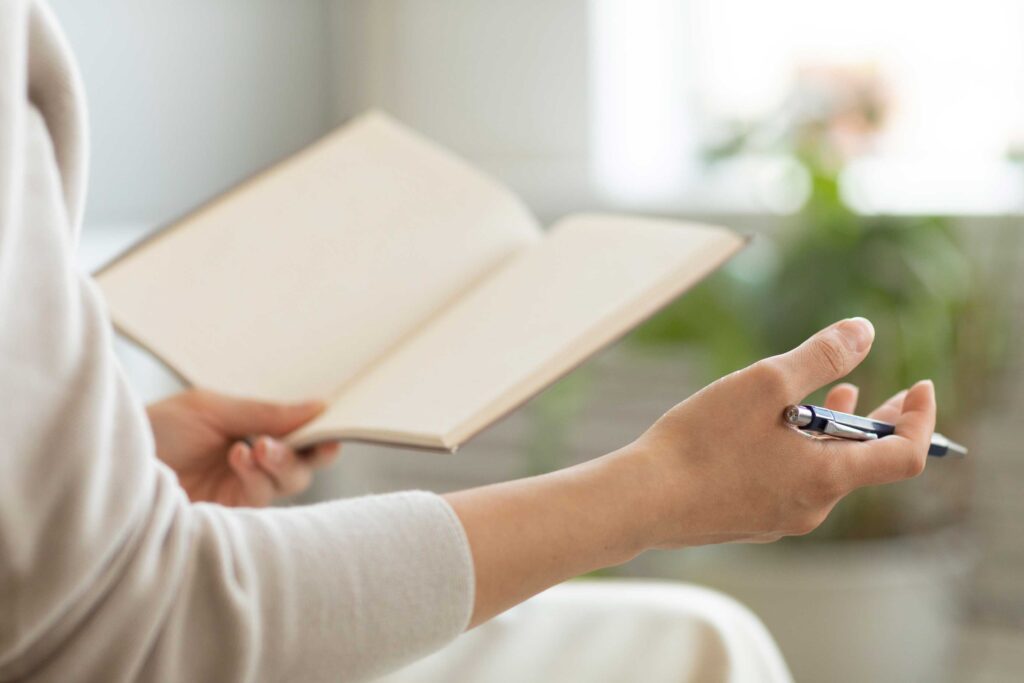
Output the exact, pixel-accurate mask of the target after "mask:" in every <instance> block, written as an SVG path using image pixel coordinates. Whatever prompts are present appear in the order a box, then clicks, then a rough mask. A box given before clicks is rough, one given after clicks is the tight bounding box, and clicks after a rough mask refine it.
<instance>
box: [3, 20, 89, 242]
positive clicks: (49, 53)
mask: <svg viewBox="0 0 1024 683" xmlns="http://www.w3.org/2000/svg"><path fill="white" fill-rule="evenodd" d="M32 109H36V110H38V112H39V114H41V115H42V118H43V120H44V122H45V123H46V130H47V132H48V134H49V136H50V139H51V141H52V143H53V154H54V157H55V160H56V162H57V168H58V170H59V171H60V175H61V186H62V190H63V194H64V202H65V204H66V209H67V213H68V217H69V218H70V223H71V224H72V226H73V227H74V228H75V229H77V226H78V223H79V221H80V218H81V213H82V208H83V205H84V199H85V180H86V179H85V172H86V162H87V156H88V150H87V137H88V136H87V134H86V117H85V106H84V95H83V88H82V85H81V79H80V78H79V75H78V70H77V68H76V66H75V63H74V59H73V58H72V55H71V50H70V48H69V46H68V43H67V40H66V39H65V37H64V34H63V32H62V31H61V30H60V27H59V26H58V24H57V20H56V17H55V16H54V15H53V12H52V11H51V10H50V8H49V7H48V6H47V5H46V4H45V3H43V2H40V1H38V0H0V195H3V194H6V192H7V191H13V190H14V188H15V187H16V185H13V184H12V183H16V179H15V178H14V177H13V173H15V172H16V169H17V168H18V164H17V163H16V156H15V155H17V154H18V150H19V147H20V145H19V140H21V139H23V137H24V135H25V131H26V126H28V125H30V115H29V112H30V111H31V110H32Z"/></svg>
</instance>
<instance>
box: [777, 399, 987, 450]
mask: <svg viewBox="0 0 1024 683" xmlns="http://www.w3.org/2000/svg"><path fill="white" fill-rule="evenodd" d="M782 417H783V419H784V420H785V421H786V422H788V423H789V424H791V425H793V426H794V427H796V428H797V429H799V430H800V431H802V432H813V433H815V434H824V435H826V436H831V437H835V438H837V439H850V440H853V441H872V440H874V439H878V438H881V437H883V436H889V435H890V434H892V433H894V432H895V431H896V427H895V426H894V425H891V424H889V423H888V422H880V421H879V420H872V419H871V418H868V417H860V416H859V415H848V414H847V413H840V412H839V411H836V410H829V409H828V408H822V407H820V406H808V405H796V406H787V407H786V410H785V411H784V412H783V413H782ZM928 455H934V456H938V457H942V456H944V455H950V456H955V457H959V458H962V457H964V456H965V455H967V448H965V447H964V446H961V445H960V444H958V443H957V442H956V441H953V440H951V439H948V438H946V437H945V436H943V435H942V434H939V433H938V432H935V433H934V434H932V444H931V446H930V447H929V448H928Z"/></svg>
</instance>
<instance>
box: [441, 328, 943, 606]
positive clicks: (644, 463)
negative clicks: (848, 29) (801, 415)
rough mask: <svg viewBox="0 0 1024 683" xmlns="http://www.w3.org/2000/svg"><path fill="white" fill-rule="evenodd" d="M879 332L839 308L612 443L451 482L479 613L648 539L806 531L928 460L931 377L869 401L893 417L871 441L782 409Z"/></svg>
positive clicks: (839, 391) (850, 395) (850, 392)
mask: <svg viewBox="0 0 1024 683" xmlns="http://www.w3.org/2000/svg"><path fill="white" fill-rule="evenodd" d="M873 339H874V329H873V328H872V327H871V324H870V323H869V322H868V321H866V320H863V319H859V318H854V319H850V320H844V321H841V322H839V323H837V324H835V325H832V326H831V327H828V328H826V329H824V330H822V331H821V332H819V333H818V334H816V335H814V336H813V337H811V338H810V339H808V340H807V341H806V342H804V343H803V344H801V345H800V346H799V347H797V348H796V349H794V350H792V351H790V352H788V353H785V354H782V355H779V356H775V357H772V358H768V359H765V360H763V361H760V362H758V363H755V364H754V365H752V366H750V367H748V368H745V369H743V370H740V371H738V372H735V373H733V374H731V375H729V376H728V377H724V378H722V379H721V380H719V381H717V382H715V383H714V384H711V385H710V386H708V387H706V388H704V389H703V390H701V391H699V392H697V393H696V394H694V395H693V396H691V397H690V398H688V399H687V400H685V401H683V402H682V403H680V404H679V405H677V406H676V407H674V408H672V409H671V410H670V411H668V412H667V413H666V414H665V415H664V416H663V417H662V418H661V419H659V420H658V421H657V422H656V423H655V424H654V425H653V426H652V427H651V428H650V429H649V430H647V432H646V433H644V434H643V435H642V436H641V437H640V438H638V439H637V440H636V441H634V442H633V443H631V444H629V445H627V446H625V447H623V448H621V449H619V450H617V451H615V452H613V453H610V454H608V455H605V456H602V457H600V458H595V459H594V460H591V461H589V462H586V463H583V464H581V465H577V466H575V467H570V468H567V469H564V470H560V471H558V472H551V473H549V474H545V475H541V476H538V477H532V478H530V479H521V480H519V481H512V482H506V483H503V484H495V485H492V486H485V487H482V488H479V489H472V490H469V491H459V492H457V493H451V494H448V495H446V496H445V497H446V498H447V500H448V502H449V503H450V504H451V506H452V507H453V508H454V509H455V512H456V514H458V516H459V519H460V520H461V521H462V525H463V527H464V528H465V530H466V535H467V536H468V538H469V544H470V548H471V549H472V552H473V564H474V567H475V570H476V603H475V606H474V612H473V618H472V622H471V623H472V624H474V625H475V624H479V623H481V622H483V621H485V620H487V619H489V618H490V617H492V616H494V615H495V614H497V613H499V612H501V611H502V610H505V609H507V608H508V607H510V606H512V605H514V604H515V603H517V602H521V601H522V600H525V599H526V598H528V597H529V596H531V595H533V594H535V593H537V592H539V591H541V590H544V589H545V588H547V587H549V586H551V585H553V584H555V583H558V582H559V581H564V580H565V579H568V578H570V577H573V576H577V575H579V574H582V573H585V572H588V571H591V570H594V569H598V568H600V567H606V566H609V565H613V564H619V563H622V562H625V561H626V560H629V559H631V558H632V557H634V556H636V555H637V554H638V553H640V552H642V551H644V550H646V549H648V548H655V547H660V548H667V547H674V548H678V547H685V546H693V545H702V544H708V543H724V542H729V541H747V542H767V541H773V540H775V539H778V538H780V537H782V536H788V535H794V534H805V533H808V532H809V531H811V530H812V529H814V528H815V527H817V526H818V525H819V524H820V523H821V522H822V521H823V520H824V519H825V517H826V516H827V515H828V513H829V511H830V510H831V509H832V508H833V507H834V506H835V504H836V503H837V502H838V501H839V500H840V499H841V498H842V497H843V496H845V495H846V494H847V493H849V492H850V491H852V490H854V489H856V488H858V487H861V486H866V485H869V484H883V483H887V482H892V481H897V480H900V479H906V478H908V477H913V476H915V475H917V474H920V473H921V471H922V470H923V469H924V466H925V460H926V458H927V452H928V444H929V441H930V439H931V434H932V431H933V429H934V426H935V394H934V389H933V387H932V384H931V382H929V381H924V382H919V383H917V384H915V385H914V386H913V387H912V388H911V389H910V390H909V391H907V392H901V393H900V394H897V395H896V396H894V397H893V398H892V399H890V400H889V401H888V402H887V403H886V404H885V405H883V406H882V407H881V408H879V409H878V410H877V411H875V412H874V413H873V414H872V415H873V416H874V417H877V418H878V419H880V420H885V421H890V422H893V423H895V425H896V433H895V434H893V435H891V436H886V437H884V438H881V439H878V440H877V441H866V442H855V441H839V440H831V439H818V438H814V437H811V436H809V435H807V434H804V433H802V432H798V431H796V430H795V429H793V428H792V427H789V426H788V425H786V424H785V423H784V422H783V418H782V413H783V410H784V409H785V407H786V406H787V405H790V404H793V403H800V402H801V401H802V400H803V399H804V397H806V396H807V395H808V394H810V393H811V392H813V391H815V390H816V389H818V388H820V387H822V386H825V385H826V384H829V383H831V382H834V381H836V380H838V379H840V378H842V377H843V376H845V375H846V374H848V373H849V372H850V371H851V370H853V369H854V368H855V367H856V366H857V365H858V364H859V363H860V362H861V361H862V360H864V358H865V357H866V356H867V354H868V351H869V350H870V348H871V344H872V341H873ZM856 400H857V391H856V388H855V387H853V386H852V385H848V384H844V385H839V386H837V387H835V388H834V389H833V390H832V392H831V393H830V394H829V397H828V399H827V402H826V403H827V405H828V406H829V407H832V408H835V409H836V410H840V411H843V412H848V411H852V410H853V409H854V407H855V405H856Z"/></svg>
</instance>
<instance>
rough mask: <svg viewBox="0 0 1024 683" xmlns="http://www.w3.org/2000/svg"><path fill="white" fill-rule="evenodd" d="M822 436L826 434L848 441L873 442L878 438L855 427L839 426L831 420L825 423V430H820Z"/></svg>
mask: <svg viewBox="0 0 1024 683" xmlns="http://www.w3.org/2000/svg"><path fill="white" fill-rule="evenodd" d="M822 434H828V435H829V436H834V437H836V438H837V439H849V440H850V441H873V440H875V439H877V438H878V435H877V434H873V433H871V432H862V431H861V430H859V429H857V428H855V427H849V426H847V425H843V424H839V423H838V422H833V421H832V420H829V421H828V422H827V423H825V429H823V430H822Z"/></svg>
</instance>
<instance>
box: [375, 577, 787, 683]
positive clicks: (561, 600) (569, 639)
mask: <svg viewBox="0 0 1024 683" xmlns="http://www.w3.org/2000/svg"><path fill="white" fill-rule="evenodd" d="M382 681H386V682H387V683H449V682H452V681H459V682H462V683H513V682H515V683H519V682H521V681H530V682H531V683H542V682H548V681H550V682H552V683H554V682H556V681H557V682H559V683H562V682H575V681H579V682H581V683H604V682H607V683H611V682H613V681H614V682H616V683H618V682H620V681H644V682H645V683H669V682H670V681H671V682H672V683H684V682H690V681H693V682H699V683H748V682H750V683H761V682H762V681H763V682H765V683H791V681H792V678H791V677H790V674H789V670H788V669H787V667H786V664H785V662H784V661H783V658H782V655H781V654H780V652H779V649H778V647H776V645H775V642H774V641H773V640H772V637H771V635H769V633H768V631H767V630H766V629H765V627H764V625H763V624H762V623H761V621H760V620H759V619H758V618H757V617H756V616H754V614H753V613H751V612H750V611H749V610H748V609H747V608H745V607H743V606H742V605H740V604H739V603H738V602H736V601H735V600H733V599H732V598H729V597H727V596H725V595H723V594H721V593H717V592H715V591H711V590H708V589H706V588H700V587H698V586H692V585H687V584H681V583H671V582H652V581H624V580H600V579H598V580H578V581H571V582H569V583H565V584H562V585H560V586H556V587H555V588H552V589H550V590H548V591H545V592H544V593H541V594H540V595H538V596H536V597H534V598H532V599H531V600H529V601H527V602H525V603H523V604H522V605H519V606H518V607H515V608H513V609H511V610H509V611H508V612H506V613H505V614H503V615H501V616H499V617H497V618H496V619H494V620H493V621H491V622H489V623H487V624H484V625H483V626H481V627H479V628H477V629H474V630H473V631H470V632H469V633H466V634H464V635H462V636H461V637H459V639H458V640H456V641H455V642H454V643H452V644H451V645H449V646H448V647H446V648H445V649H443V650H441V651H439V652H437V653H435V654H433V655H431V656H430V657H427V658H426V659H423V660H421V661H419V662H416V663H415V664H413V665H411V666H409V667H406V668H405V669H403V670H401V671H399V672H397V673H394V674H392V675H390V676H388V677H386V678H384V679H382Z"/></svg>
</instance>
